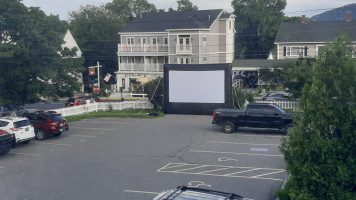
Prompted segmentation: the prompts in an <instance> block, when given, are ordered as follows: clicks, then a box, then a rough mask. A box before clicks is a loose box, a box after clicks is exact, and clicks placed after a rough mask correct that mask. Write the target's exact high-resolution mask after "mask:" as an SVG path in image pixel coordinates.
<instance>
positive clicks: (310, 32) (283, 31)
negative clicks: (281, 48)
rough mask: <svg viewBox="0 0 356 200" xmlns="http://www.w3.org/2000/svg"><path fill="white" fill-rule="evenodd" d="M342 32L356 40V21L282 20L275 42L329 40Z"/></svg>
mask: <svg viewBox="0 0 356 200" xmlns="http://www.w3.org/2000/svg"><path fill="white" fill-rule="evenodd" d="M340 33H346V35H347V36H348V37H349V38H350V39H351V40H352V41H356V21H333V22H331V21H329V22H306V23H302V22H282V23H281V25H280V27H279V30H278V33H277V35H276V38H275V40H274V43H283V42H285V43H293V42H328V41H332V40H333V39H334V38H335V37H336V36H338V35H339V34H340Z"/></svg>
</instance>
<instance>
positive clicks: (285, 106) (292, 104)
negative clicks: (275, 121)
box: [254, 101, 298, 110]
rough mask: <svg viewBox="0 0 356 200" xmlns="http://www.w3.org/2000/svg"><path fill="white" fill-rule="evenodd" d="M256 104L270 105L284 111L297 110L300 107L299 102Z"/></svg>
mask: <svg viewBox="0 0 356 200" xmlns="http://www.w3.org/2000/svg"><path fill="white" fill-rule="evenodd" d="M254 102H255V103H270V104H274V105H276V106H278V107H280V108H283V109H289V110H295V109H296V108H297V107H298V101H254Z"/></svg>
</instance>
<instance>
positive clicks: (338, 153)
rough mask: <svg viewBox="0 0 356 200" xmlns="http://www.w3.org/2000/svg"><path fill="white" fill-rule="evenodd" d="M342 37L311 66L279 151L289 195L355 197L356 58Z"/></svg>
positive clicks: (301, 196) (299, 197)
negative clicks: (292, 122) (296, 112)
mask: <svg viewBox="0 0 356 200" xmlns="http://www.w3.org/2000/svg"><path fill="white" fill-rule="evenodd" d="M352 56H353V48H352V45H351V42H350V41H349V40H348V39H346V38H345V37H344V36H339V37H337V38H336V39H335V41H334V42H333V43H331V44H329V45H327V46H326V48H325V49H323V51H322V52H321V54H320V55H319V56H318V58H317V60H316V62H314V63H313V64H312V67H311V71H310V73H311V76H310V77H309V76H306V77H307V79H308V80H307V82H308V83H307V84H304V87H303V90H302V96H301V99H300V108H301V110H303V112H302V113H301V114H300V115H299V117H297V119H296V120H295V122H294V127H293V128H292V129H291V130H290V131H289V132H288V136H289V138H288V139H287V138H284V139H283V142H282V146H281V151H282V153H283V154H284V158H285V160H286V163H287V170H288V172H289V173H290V174H291V178H290V179H289V180H288V193H289V197H290V198H291V199H339V200H342V199H345V200H346V199H347V200H348V199H356V183H355V177H356V169H355V166H356V157H355V155H356V145H355V144H356V61H355V60H354V59H353V58H352Z"/></svg>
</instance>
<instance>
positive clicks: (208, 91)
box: [169, 70, 225, 103]
mask: <svg viewBox="0 0 356 200" xmlns="http://www.w3.org/2000/svg"><path fill="white" fill-rule="evenodd" d="M169 102H176V103H225V71H224V70H215V71H169Z"/></svg>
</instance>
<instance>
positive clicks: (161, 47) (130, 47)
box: [118, 44, 168, 53]
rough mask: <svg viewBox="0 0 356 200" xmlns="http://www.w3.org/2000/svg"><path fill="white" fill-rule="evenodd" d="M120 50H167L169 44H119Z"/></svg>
mask: <svg viewBox="0 0 356 200" xmlns="http://www.w3.org/2000/svg"><path fill="white" fill-rule="evenodd" d="M118 52H167V53H168V46H167V45H162V44H143V45H127V44H118Z"/></svg>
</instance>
